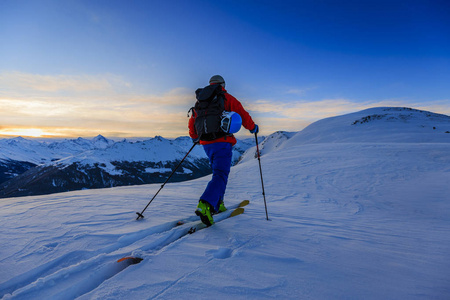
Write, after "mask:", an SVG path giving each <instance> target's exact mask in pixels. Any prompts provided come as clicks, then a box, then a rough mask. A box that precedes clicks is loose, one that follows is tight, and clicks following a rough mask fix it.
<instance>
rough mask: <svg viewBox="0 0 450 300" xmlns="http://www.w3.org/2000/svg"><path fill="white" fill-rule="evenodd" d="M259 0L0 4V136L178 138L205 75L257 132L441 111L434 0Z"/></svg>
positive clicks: (445, 58) (444, 79)
mask: <svg viewBox="0 0 450 300" xmlns="http://www.w3.org/2000/svg"><path fill="white" fill-rule="evenodd" d="M44 2H45V1H44ZM266 2H267V3H265V4H263V3H261V2H260V1H225V2H217V1H209V2H208V1H207V4H206V3H205V2H204V1H198V0H193V1H175V2H174V1H156V2H155V1H143V0H137V1H133V5H129V4H128V3H127V2H123V1H108V3H107V5H106V4H105V3H101V2H99V3H97V2H92V1H49V2H45V5H44V4H43V3H42V2H41V1H32V0H24V1H3V2H1V4H0V23H1V24H8V26H1V24H0V36H1V37H2V40H3V41H7V42H5V43H2V46H1V47H0V136H18V135H20V136H28V137H52V136H53V137H77V136H96V135H98V134H102V135H104V136H114V137H152V136H155V135H161V136H164V137H168V138H174V137H177V136H182V135H187V134H188V130H187V118H186V114H187V111H188V110H189V109H190V108H191V107H192V106H193V105H194V103H195V90H196V89H197V88H200V87H204V86H205V85H208V81H209V78H210V77H211V76H212V75H215V74H220V75H222V76H223V77H224V78H225V81H226V87H227V90H228V92H229V93H230V94H232V95H233V96H235V97H236V98H237V99H238V100H240V101H241V102H242V104H243V105H244V107H245V108H246V109H248V111H249V112H250V114H251V116H252V117H253V119H254V121H255V122H256V123H257V124H258V125H259V127H260V132H261V134H262V135H267V134H271V133H272V132H274V131H279V130H281V131H282V130H285V131H300V130H302V129H303V128H304V127H305V126H307V125H308V124H310V123H312V122H314V121H317V120H319V119H322V118H326V117H330V116H335V115H340V114H345V113H350V112H354V111H358V110H361V109H366V108H370V107H376V106H405V107H412V108H417V109H423V110H429V111H433V112H436V113H443V114H450V97H449V95H450V87H449V86H450V85H449V84H448V82H450V68H448V67H447V66H449V65H450V40H449V39H448V37H449V36H450V18H448V15H446V12H447V10H446V9H442V7H441V5H442V4H439V2H433V1H431V2H426V1H425V2H424V3H423V4H421V5H418V4H416V3H408V2H404V1H383V0H377V1H375V2H373V1H347V2H346V1H344V2H342V3H341V2H336V1H281V2H277V1H266ZM375 4H376V5H375ZM374 7H377V9H374ZM405 11H407V12H408V13H405ZM68 12H70V18H67V14H68ZM161 16H164V18H162V17H161ZM199 16H201V18H199ZM218 20H220V22H218ZM36 24H38V25H39V26H37V25H36ZM30 28H33V30H29V29H30ZM239 134H240V135H241V136H243V137H250V136H251V135H250V134H249V133H248V131H245V130H242V131H241V132H239Z"/></svg>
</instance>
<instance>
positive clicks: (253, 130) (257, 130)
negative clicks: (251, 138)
mask: <svg viewBox="0 0 450 300" xmlns="http://www.w3.org/2000/svg"><path fill="white" fill-rule="evenodd" d="M258 132H259V127H258V125H256V124H255V128H253V129H252V130H250V133H258Z"/></svg>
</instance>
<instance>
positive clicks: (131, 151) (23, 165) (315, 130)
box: [0, 107, 450, 198]
mask: <svg viewBox="0 0 450 300" xmlns="http://www.w3.org/2000/svg"><path fill="white" fill-rule="evenodd" d="M418 142H419V143H449V142H450V117H449V116H447V115H443V114H437V113H432V112H428V111H422V110H417V109H412V108H405V107H377V108H371V109H366V110H363V111H359V112H355V113H351V114H346V115H342V116H336V117H331V118H326V119H322V120H319V121H317V122H315V123H313V124H311V125H309V126H308V127H306V128H305V129H303V130H302V131H300V132H283V131H279V132H275V133H273V134H271V135H269V136H267V137H266V138H263V137H261V139H260V152H261V154H262V155H264V154H266V153H269V152H273V151H277V150H279V149H283V148H286V147H290V146H292V145H299V144H321V143H328V144H329V143H418ZM254 143H255V140H254V138H249V139H246V140H239V141H238V143H237V144H236V146H235V147H234V148H233V164H237V163H240V162H245V161H248V160H252V159H254V158H255V157H256V149H255V148H256V147H254ZM191 146H192V140H191V139H190V138H189V137H180V138H177V139H173V140H171V139H165V138H162V137H159V136H157V137H155V138H152V139H148V140H142V141H127V140H122V141H118V142H116V141H113V140H111V139H107V138H105V137H103V136H101V135H99V136H97V137H95V138H93V139H84V138H78V139H66V140H59V141H35V140H28V139H24V138H21V137H17V138H12V139H2V140H0V198H5V197H17V196H27V195H41V194H49V193H55V192H64V191H71V190H80V189H93V188H105V187H114V186H123V185H138V184H146V183H161V182H164V181H165V180H166V179H167V177H168V176H169V174H170V173H171V172H172V170H173V169H174V167H175V166H176V165H177V164H178V163H179V162H180V160H181V159H182V158H183V157H184V156H185V154H186V153H187V151H188V150H189V148H190V147H191ZM210 172H211V170H210V167H209V161H208V158H207V157H206V155H205V153H204V151H203V149H202V147H196V148H194V150H193V151H192V152H191V154H190V155H189V156H188V157H187V159H186V160H185V162H184V163H183V164H182V165H181V167H180V168H179V169H178V170H177V171H176V173H175V174H174V176H173V177H172V179H171V182H176V181H184V180H190V179H194V178H198V177H201V176H204V175H207V174H210Z"/></svg>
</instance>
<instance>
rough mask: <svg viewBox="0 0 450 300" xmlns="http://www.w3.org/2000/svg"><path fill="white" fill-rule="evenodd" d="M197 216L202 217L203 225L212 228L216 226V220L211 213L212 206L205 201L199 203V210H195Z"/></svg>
mask: <svg viewBox="0 0 450 300" xmlns="http://www.w3.org/2000/svg"><path fill="white" fill-rule="evenodd" d="M195 214H196V215H197V216H199V217H200V219H201V220H202V222H203V224H205V225H206V226H211V225H212V224H214V219H213V217H212V213H211V205H210V204H209V203H208V202H206V201H203V200H200V201H199V202H198V206H197V209H196V210H195Z"/></svg>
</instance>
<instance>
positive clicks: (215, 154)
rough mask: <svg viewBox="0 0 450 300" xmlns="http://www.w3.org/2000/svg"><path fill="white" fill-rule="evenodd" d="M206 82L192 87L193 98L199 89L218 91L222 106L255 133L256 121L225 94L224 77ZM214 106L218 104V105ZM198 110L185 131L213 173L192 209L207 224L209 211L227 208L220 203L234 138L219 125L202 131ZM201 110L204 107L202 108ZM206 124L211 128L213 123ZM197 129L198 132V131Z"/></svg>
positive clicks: (211, 221)
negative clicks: (193, 88)
mask: <svg viewBox="0 0 450 300" xmlns="http://www.w3.org/2000/svg"><path fill="white" fill-rule="evenodd" d="M209 84H210V86H209V87H205V89H198V90H197V91H196V94H197V99H198V100H199V94H201V92H202V91H203V90H206V89H208V90H212V89H215V90H217V91H218V92H217V93H218V94H220V95H219V96H220V97H222V100H221V101H222V103H223V106H222V108H223V110H224V111H227V112H235V113H237V114H239V115H240V117H241V119H242V126H244V128H246V129H247V130H250V132H251V133H258V131H259V128H258V125H256V124H255V122H253V120H252V118H251V117H250V115H249V113H248V112H247V111H246V110H245V109H244V107H243V106H242V104H241V103H240V102H239V101H238V100H237V99H236V98H235V97H233V96H232V95H230V94H228V92H227V91H226V90H225V80H224V79H223V77H222V76H220V75H214V76H212V77H211V79H210V80H209ZM212 93H214V92H212ZM197 103H198V102H197ZM218 107H220V105H219V106H218ZM199 110H200V109H197V105H196V108H194V111H193V114H192V116H191V118H190V119H189V135H190V137H191V138H192V139H193V140H194V142H199V143H200V144H201V145H202V146H203V149H204V150H205V153H206V155H207V156H208V158H209V161H210V165H211V168H212V171H213V174H212V178H211V181H210V182H209V183H208V185H207V186H206V189H205V191H204V192H203V194H202V196H201V197H200V200H199V203H198V206H197V209H196V211H195V213H196V215H198V216H199V217H200V218H201V220H202V222H203V223H204V224H205V225H207V226H211V225H212V224H214V219H213V217H212V215H213V214H215V213H218V212H223V211H226V210H227V209H226V207H225V205H224V203H223V196H224V194H225V189H226V186H227V182H228V174H229V173H230V168H231V158H232V146H233V145H235V144H236V138H235V137H234V136H233V134H226V133H224V132H223V131H221V129H220V128H219V129H217V132H213V133H207V134H205V133H204V132H203V131H204V128H203V126H204V127H205V128H206V121H204V123H205V125H200V127H199V125H196V119H197V118H198V115H199ZM212 110H214V109H213V108H211V109H209V111H212ZM216 110H217V109H216ZM205 111H208V110H207V109H206V110H205ZM230 122H231V121H230ZM197 123H198V122H197ZM202 123H203V121H202ZM208 126H209V124H208ZM209 127H210V128H211V127H213V126H209ZM199 130H201V131H202V132H198V131H199ZM220 131H221V132H220Z"/></svg>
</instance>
